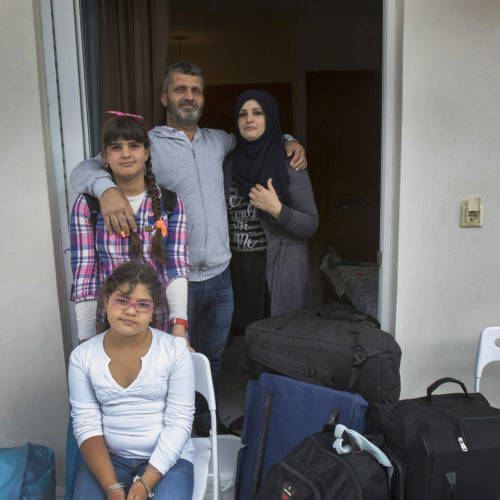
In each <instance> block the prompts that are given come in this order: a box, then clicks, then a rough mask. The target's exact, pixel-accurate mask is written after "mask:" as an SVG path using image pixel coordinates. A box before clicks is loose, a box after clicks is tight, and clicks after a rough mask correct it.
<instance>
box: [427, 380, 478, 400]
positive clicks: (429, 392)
mask: <svg viewBox="0 0 500 500" xmlns="http://www.w3.org/2000/svg"><path fill="white" fill-rule="evenodd" d="M447 382H453V383H455V384H458V385H459V386H460V387H461V388H462V390H463V391H464V394H465V396H466V397H470V396H469V393H468V392H467V388H466V387H465V384H464V383H463V382H460V380H457V379H456V378H451V377H444V378H440V379H439V380H436V381H435V382H434V383H433V384H431V385H430V386H429V387H427V402H428V403H432V393H433V392H434V391H435V390H436V389H437V388H438V387H439V386H441V385H443V384H446V383H447Z"/></svg>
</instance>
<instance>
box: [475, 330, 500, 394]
mask: <svg viewBox="0 0 500 500" xmlns="http://www.w3.org/2000/svg"><path fill="white" fill-rule="evenodd" d="M496 340H500V326H489V327H488V328H485V329H484V330H483V331H482V332H481V336H480V337H479V345H478V347H477V357H476V372H475V378H476V383H475V386H474V390H475V391H476V392H479V381H480V379H481V374H482V373H483V368H484V367H485V366H486V365H487V364H489V363H492V362H493V361H500V347H498V346H497V345H496V344H495V341H496Z"/></svg>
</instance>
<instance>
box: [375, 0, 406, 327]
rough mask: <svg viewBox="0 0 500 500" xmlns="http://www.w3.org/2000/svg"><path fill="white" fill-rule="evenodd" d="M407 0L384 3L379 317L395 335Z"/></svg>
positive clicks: (392, 0)
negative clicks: (403, 48)
mask: <svg viewBox="0 0 500 500" xmlns="http://www.w3.org/2000/svg"><path fill="white" fill-rule="evenodd" d="M402 26H403V0H384V2H383V47H382V149H381V181H380V184H381V185H380V252H379V259H378V260H379V264H380V271H379V295H378V296H379V302H378V314H379V320H380V325H381V327H382V329H384V330H386V331H388V332H390V333H392V334H393V335H395V332H396V292H397V268H398V220H399V170H400V144H401V140H400V139H401V69H402V68H401V66H402V58H401V56H402V45H403V38H402Z"/></svg>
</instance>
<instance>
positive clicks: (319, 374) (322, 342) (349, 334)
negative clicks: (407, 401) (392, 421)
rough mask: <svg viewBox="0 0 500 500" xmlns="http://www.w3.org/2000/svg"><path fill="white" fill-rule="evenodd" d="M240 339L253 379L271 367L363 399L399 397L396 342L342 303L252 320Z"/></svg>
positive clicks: (383, 399)
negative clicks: (244, 348) (242, 341)
mask: <svg viewBox="0 0 500 500" xmlns="http://www.w3.org/2000/svg"><path fill="white" fill-rule="evenodd" d="M245 343H246V347H247V355H248V358H249V360H250V368H251V373H252V375H253V376H254V377H255V378H257V377H258V375H259V374H260V373H262V372H263V371H271V372H275V373H280V374H283V375H286V376H288V377H292V378H295V379H297V380H301V381H303V382H308V383H311V384H317V385H325V386H328V387H332V388H333V389H337V390H341V391H349V392H354V393H358V394H361V395H362V396H363V397H364V398H365V399H366V400H367V401H396V400H397V399H398V398H399V393H400V378H399V364H400V361H401V349H400V347H399V345H398V344H397V342H396V340H395V339H394V337H393V336H392V335H390V334H389V333H386V332H384V331H382V330H380V329H379V328H377V326H375V322H374V320H372V319H371V318H369V317H368V316H367V315H365V314H363V313H360V312H359V311H357V310H356V309H354V308H352V307H350V306H347V305H345V304H340V303H336V302H333V303H330V304H327V305H326V306H323V307H322V308H320V309H317V310H313V311H304V312H298V313H290V314H282V315H279V316H273V317H271V318H266V319H262V320H259V321H256V322H254V323H251V324H250V325H248V326H247V328H246V330H245Z"/></svg>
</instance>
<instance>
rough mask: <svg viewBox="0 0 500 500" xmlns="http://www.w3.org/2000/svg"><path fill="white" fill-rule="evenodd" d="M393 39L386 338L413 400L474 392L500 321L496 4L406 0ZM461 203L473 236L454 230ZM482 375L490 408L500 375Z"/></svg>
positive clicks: (499, 27) (499, 28)
mask: <svg viewBox="0 0 500 500" xmlns="http://www.w3.org/2000/svg"><path fill="white" fill-rule="evenodd" d="M403 30H404V35H403V37H404V45H403V78H402V82H403V88H402V95H403V98H402V144H401V192H400V214H399V217H400V219H399V222H400V223H399V265H398V292H397V313H396V314H397V315H396V338H397V340H398V341H399V343H400V345H401V347H402V349H403V353H404V354H403V363H402V372H401V373H402V383H403V395H404V396H409V395H411V396H413V395H420V394H422V393H423V391H424V389H425V387H426V386H427V385H428V384H429V383H431V382H432V381H434V380H435V379H437V378H439V377H442V376H452V377H456V378H459V379H462V380H463V381H464V382H465V383H466V385H467V387H468V388H469V389H472V388H473V369H474V358H475V354H476V344H477V340H478V336H479V333H480V331H481V330H482V329H483V328H484V327H485V326H487V325H493V324H500V290H499V287H498V283H499V282H500V265H499V262H498V256H499V253H500V252H499V250H500V195H499V187H500V168H499V166H500V165H499V163H500V140H499V131H500V112H499V110H500V85H499V82H500V64H499V59H498V47H500V2H498V1H497V0H406V1H405V3H404V26H403ZM470 196H480V197H481V200H482V202H483V204H484V206H485V218H484V227H482V228H461V227H459V213H460V205H461V204H462V203H463V202H464V201H466V200H467V198H468V197H470ZM485 376H486V378H485V382H484V384H483V385H482V386H481V389H482V390H483V389H484V393H485V394H486V396H487V397H489V399H490V401H491V402H492V403H495V404H496V405H498V404H500V384H499V383H498V380H499V379H500V367H498V366H496V367H495V366H492V367H490V368H488V369H487V370H486V371H485ZM494 378H496V383H494V381H493V380H494ZM447 389H453V387H452V386H449V387H447ZM457 389H458V387H457Z"/></svg>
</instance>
